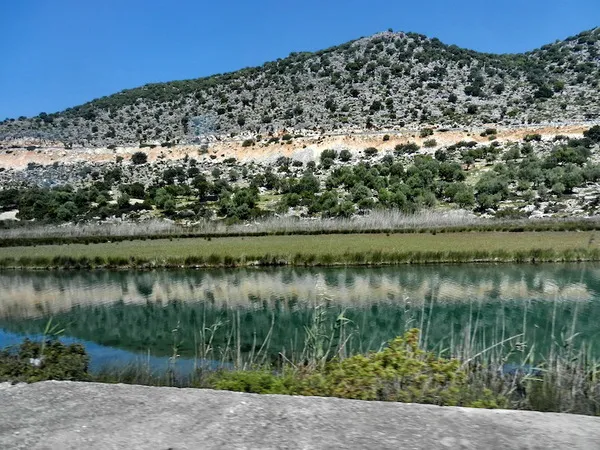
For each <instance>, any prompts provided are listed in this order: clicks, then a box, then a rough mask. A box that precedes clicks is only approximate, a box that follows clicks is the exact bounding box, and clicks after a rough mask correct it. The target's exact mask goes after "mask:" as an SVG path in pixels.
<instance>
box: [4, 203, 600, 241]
mask: <svg viewBox="0 0 600 450" xmlns="http://www.w3.org/2000/svg"><path fill="white" fill-rule="evenodd" d="M599 229H600V218H598V217H592V218H584V219H551V220H537V219H536V220H527V219H523V220H492V219H485V218H481V217H477V216H474V215H473V214H471V213H469V212H467V211H462V210H450V211H446V212H440V211H421V212H418V213H415V214H405V213H402V212H400V211H396V210H376V211H373V212H371V213H370V214H368V215H364V216H357V217H353V218H348V219H343V218H334V219H299V218H296V217H272V216H270V217H265V218H263V219H261V220H257V221H255V222H249V223H240V224H232V225H227V224H225V223H224V222H222V221H207V220H204V221H199V222H195V223H189V224H186V225H183V224H177V223H175V222H172V221H168V220H147V221H143V222H117V223H96V224H94V223H87V224H64V225H31V224H19V225H13V226H11V227H8V228H4V229H0V247H9V246H29V245H43V244H63V243H88V244H92V243H100V242H115V241H123V240H133V239H144V240H145V239H164V238H193V237H200V238H208V237H236V236H239V237H242V236H245V237H252V236H281V235H320V234H356V233H365V234H376V233H381V232H386V233H428V232H437V233H452V232H468V231H480V232H485V231H488V232H489V231H511V232H524V231H585V230H599Z"/></svg>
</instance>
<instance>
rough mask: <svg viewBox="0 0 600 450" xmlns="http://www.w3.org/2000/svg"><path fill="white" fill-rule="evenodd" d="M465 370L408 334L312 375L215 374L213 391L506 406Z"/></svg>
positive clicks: (415, 332)
mask: <svg viewBox="0 0 600 450" xmlns="http://www.w3.org/2000/svg"><path fill="white" fill-rule="evenodd" d="M467 378H468V377H467V371H466V369H464V368H463V367H462V366H461V364H460V362H459V361H458V360H456V359H445V358H440V357H438V356H436V355H435V354H434V353H432V352H427V351H425V350H423V349H421V348H420V346H419V330H417V329H413V330H410V331H408V332H407V333H406V334H405V335H404V336H401V337H397V338H395V339H393V340H392V341H390V343H389V345H388V346H387V347H386V348H384V349H383V350H381V351H378V352H374V353H369V354H367V355H355V356H352V357H350V358H346V359H344V360H339V359H333V360H331V361H329V362H327V363H326V364H324V365H323V366H321V367H319V366H317V367H316V368H315V369H313V370H304V369H302V368H288V369H287V370H285V371H284V372H283V373H282V374H274V373H271V372H268V371H264V370H256V371H240V372H226V371H223V372H218V373H217V374H216V375H215V376H214V377H213V378H212V379H211V380H210V381H209V384H212V385H213V386H214V387H215V388H216V389H224V390H230V391H241V392H254V393H259V394H293V395H316V396H323V397H340V398H349V399H357V400H382V401H397V402H411V403H427V404H434V405H452V406H455V405H462V406H476V407H485V408H497V407H503V406H506V404H507V402H506V399H505V398H504V397H503V396H501V395H493V394H492V392H491V391H489V390H486V389H482V390H481V391H480V392H474V391H473V390H472V389H471V387H470V386H469V385H468V384H467Z"/></svg>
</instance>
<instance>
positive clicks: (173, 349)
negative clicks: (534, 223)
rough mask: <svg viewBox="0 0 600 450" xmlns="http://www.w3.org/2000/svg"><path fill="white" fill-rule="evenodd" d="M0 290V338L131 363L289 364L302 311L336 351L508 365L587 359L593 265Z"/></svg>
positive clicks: (50, 276) (15, 283)
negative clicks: (570, 349)
mask: <svg viewBox="0 0 600 450" xmlns="http://www.w3.org/2000/svg"><path fill="white" fill-rule="evenodd" d="M0 292H1V294H0V331H2V332H3V333H4V334H5V335H8V334H9V333H10V335H11V336H13V338H14V336H24V335H32V334H39V333H41V332H42V331H43V330H44V328H45V326H46V323H47V322H48V320H49V319H50V318H52V321H53V323H56V324H59V325H60V328H64V333H63V335H64V336H65V337H67V338H71V339H78V340H83V341H84V342H86V343H88V344H87V345H89V346H91V343H93V344H94V345H99V346H102V347H103V348H106V349H112V350H115V351H117V350H118V351H123V352H127V353H128V355H140V356H142V357H148V355H150V356H152V357H158V358H160V357H165V358H166V357H168V356H172V355H174V354H177V355H179V357H180V358H200V357H203V356H206V355H205V350H206V348H207V343H208V340H209V337H210V335H212V339H211V340H210V344H211V345H210V347H211V348H212V349H213V352H212V353H211V355H210V356H211V358H212V359H217V360H233V359H234V358H235V357H236V353H237V355H238V357H239V354H242V355H250V354H252V353H253V352H254V353H257V352H258V351H259V350H261V349H262V351H263V352H264V353H265V354H267V355H268V357H269V358H277V357H278V355H279V354H280V353H281V352H283V353H284V354H286V355H288V354H297V355H298V354H301V352H302V349H303V348H305V347H306V342H307V332H306V329H307V327H308V328H311V327H314V326H315V325H314V323H315V322H314V321H315V314H317V315H318V316H319V317H320V318H321V320H322V323H321V324H320V325H319V327H320V328H319V330H320V333H322V334H323V335H326V336H328V337H331V338H332V340H333V341H335V342H339V339H340V338H344V339H348V344H347V346H346V350H347V351H348V352H356V351H367V350H370V349H377V348H380V347H381V345H383V344H384V343H385V342H386V341H387V340H389V339H391V338H392V337H394V336H397V335H399V334H402V333H403V332H404V331H405V330H406V329H409V328H413V327H417V328H421V330H422V339H423V343H424V345H426V346H427V347H429V348H433V349H436V350H438V351H442V352H444V351H445V352H448V353H454V354H456V353H457V352H458V351H460V350H464V351H471V352H473V351H475V350H476V349H483V348H485V347H488V346H490V345H493V344H494V343H497V342H500V341H504V340H506V343H505V345H503V346H500V347H498V348H496V347H495V349H497V350H499V351H500V350H501V351H503V352H511V354H512V355H517V356H519V357H521V356H523V355H524V354H525V353H527V352H530V351H532V352H534V354H536V355H539V357H542V356H543V355H544V354H545V353H547V352H548V351H549V349H550V348H551V346H552V345H553V344H557V345H561V346H564V345H571V346H574V347H575V348H577V349H580V348H584V347H583V346H585V349H586V351H588V352H591V353H593V354H594V355H595V356H599V355H598V354H597V347H598V344H600V265H597V264H547V265H432V266H402V267H384V268H335V269H331V268H306V269H303V268H277V269H235V270H202V271H200V270H196V271H192V270H190V271H187V270H186V271H184V270H181V271H152V272H124V271H121V272H109V271H94V272H85V271H71V272H69V271H59V272H56V271H53V272H31V271H30V272H28V271H6V272H0ZM341 324H343V325H344V326H343V327H341V326H340V325H341ZM576 333H577V334H576ZM575 334H576V336H575V337H573V336H574V335H575ZM1 337H2V335H1V334H0V346H1V345H2V339H1ZM510 338H512V339H510ZM263 344H264V345H263ZM332 345H333V344H332ZM92 359H93V360H94V356H93V355H92ZM108 360H110V358H108ZM108 360H107V359H106V358H104V359H103V361H104V362H107V361H108ZM115 360H118V358H117V357H116V356H115Z"/></svg>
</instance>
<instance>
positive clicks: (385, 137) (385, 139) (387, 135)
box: [383, 134, 390, 142]
mask: <svg viewBox="0 0 600 450" xmlns="http://www.w3.org/2000/svg"><path fill="white" fill-rule="evenodd" d="M389 140H390V135H389V134H385V135H384V136H383V142H387V141H389Z"/></svg>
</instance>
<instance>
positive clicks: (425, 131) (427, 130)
mask: <svg viewBox="0 0 600 450" xmlns="http://www.w3.org/2000/svg"><path fill="white" fill-rule="evenodd" d="M431 135H433V130H432V129H431V128H423V129H422V130H421V132H420V133H419V136H421V137H422V138H425V137H427V136H431Z"/></svg>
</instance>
